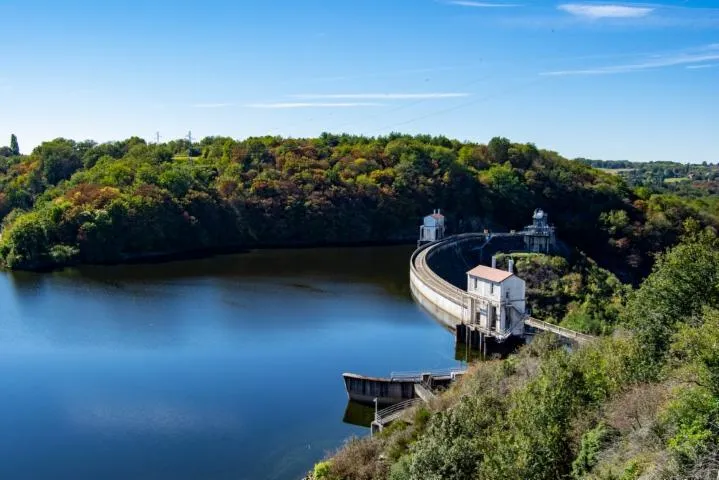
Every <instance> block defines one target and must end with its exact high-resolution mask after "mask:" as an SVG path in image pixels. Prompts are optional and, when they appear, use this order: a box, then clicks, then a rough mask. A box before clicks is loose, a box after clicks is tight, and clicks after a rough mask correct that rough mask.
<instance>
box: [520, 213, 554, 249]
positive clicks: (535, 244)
mask: <svg viewBox="0 0 719 480" xmlns="http://www.w3.org/2000/svg"><path fill="white" fill-rule="evenodd" d="M523 233H524V247H525V248H526V249H527V251H529V252H535V253H549V252H551V251H552V250H553V249H554V244H555V238H554V227H553V226H551V225H549V215H547V214H546V213H545V212H544V210H542V209H541V208H538V209H536V210H535V211H534V215H532V224H531V225H528V226H526V227H524V230H523Z"/></svg>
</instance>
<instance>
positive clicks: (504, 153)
mask: <svg viewBox="0 0 719 480" xmlns="http://www.w3.org/2000/svg"><path fill="white" fill-rule="evenodd" d="M511 146H512V144H511V142H510V141H509V140H508V139H506V138H504V137H494V138H493V139H491V140H490V141H489V144H487V148H488V149H489V155H490V156H491V157H492V160H494V161H495V162H496V163H500V164H501V163H504V162H506V161H507V160H508V158H509V147H511Z"/></svg>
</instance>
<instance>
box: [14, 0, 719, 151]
mask: <svg viewBox="0 0 719 480" xmlns="http://www.w3.org/2000/svg"><path fill="white" fill-rule="evenodd" d="M0 18H1V19H2V21H3V29H2V33H0V59H2V67H1V68H0V142H2V143H7V140H4V138H5V137H7V138H9V136H10V133H16V134H17V135H18V138H19V140H20V146H21V149H22V150H23V151H24V152H29V151H30V150H31V149H32V148H33V147H34V146H35V145H37V144H38V143H39V142H41V141H43V140H48V139H52V138H55V137H59V136H63V137H68V138H74V139H76V140H81V139H86V138H91V139H94V140H96V141H107V140H115V139H121V138H126V137H128V136H131V135H138V136H141V137H144V138H147V139H148V140H149V139H151V138H153V137H154V133H155V132H156V131H159V132H160V135H162V139H163V140H169V139H173V138H178V137H181V136H183V135H186V134H187V131H188V130H190V129H191V130H192V132H193V136H195V137H203V136H207V135H229V136H232V137H235V138H244V137H247V136H252V135H265V134H273V135H275V134H276V135H283V136H315V135H318V134H319V133H321V132H323V131H330V132H349V133H357V134H366V135H379V134H386V133H389V132H391V131H402V132H407V133H430V134H443V135H446V136H448V137H452V138H459V139H461V140H476V141H483V142H486V141H488V140H489V139H490V138H491V137H493V136H496V135H503V136H506V137H509V138H510V139H512V140H513V141H522V142H534V143H536V144H537V145H538V146H540V147H543V148H550V149H553V150H557V151H558V152H560V153H561V154H563V155H565V156H568V157H575V156H585V157H590V158H604V159H631V160H637V161H648V160H676V161H683V162H701V161H709V162H719V0H712V1H709V0H703V1H701V0H686V1H681V0H677V1H664V2H661V3H642V4H638V3H618V2H611V1H608V2H582V1H575V0H566V1H564V0H558V1H556V2H552V1H545V0H541V1H532V0H529V1H525V0H486V1H484V0H482V1H480V0H477V1H469V0H466V1H462V0H457V1H451V0H447V1H442V0H325V1H319V0H309V1H305V0H275V1H272V0H263V1H259V0H258V1H241V0H240V1H220V0H205V1H203V2H186V1H182V0H180V1H154V2H150V1H144V2H143V1H133V0H129V1H124V2H119V1H118V2H114V1H107V2H96V1H89V0H88V1H83V2H81V1H64V2H60V1H53V2H49V1H36V0H0Z"/></svg>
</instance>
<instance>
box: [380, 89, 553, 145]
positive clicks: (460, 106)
mask: <svg viewBox="0 0 719 480" xmlns="http://www.w3.org/2000/svg"><path fill="white" fill-rule="evenodd" d="M547 80H548V78H539V79H537V80H533V81H531V82H528V83H525V84H523V85H520V86H518V87H516V88H514V87H513V88H509V89H505V90H502V91H500V92H497V93H495V94H492V95H487V96H484V97H481V98H478V99H476V100H472V101H469V102H464V103H462V104H460V105H454V106H452V107H449V108H444V109H442V110H436V111H434V112H430V113H427V114H425V115H420V116H418V117H414V118H410V119H409V120H405V121H402V122H397V123H394V124H391V125H385V126H383V127H380V128H378V129H376V130H375V132H381V131H383V130H386V129H388V128H395V127H398V126H402V125H407V124H409V123H414V122H417V121H420V120H424V119H426V118H430V117H433V116H435V115H442V114H445V113H449V112H453V111H455V110H459V109H462V108H466V107H469V106H472V105H476V104H478V103H481V102H486V101H488V100H493V99H495V98H497V97H500V96H502V95H504V94H507V93H512V92H516V91H519V90H522V89H524V88H529V87H531V86H533V85H536V84H538V83H541V82H544V81H547Z"/></svg>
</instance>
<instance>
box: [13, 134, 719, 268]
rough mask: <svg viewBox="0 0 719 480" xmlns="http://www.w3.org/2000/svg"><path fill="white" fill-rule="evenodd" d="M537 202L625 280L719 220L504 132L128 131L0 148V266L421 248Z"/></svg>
mask: <svg viewBox="0 0 719 480" xmlns="http://www.w3.org/2000/svg"><path fill="white" fill-rule="evenodd" d="M15 145H17V142H16V143H15ZM190 155H191V156H190ZM536 207H542V208H544V209H545V210H547V211H548V212H549V213H550V219H551V221H552V222H553V223H554V224H555V225H556V226H557V229H558V232H559V236H560V237H561V238H562V240H564V241H565V242H567V243H568V244H570V245H572V246H575V247H577V248H579V249H581V250H583V251H584V252H586V253H587V254H589V255H590V256H592V257H593V258H595V259H597V260H598V261H599V262H600V263H603V264H604V265H606V266H609V267H610V268H612V269H613V270H614V271H616V272H618V273H620V274H621V275H624V278H625V279H629V278H639V277H641V276H643V275H644V274H646V273H647V272H648V270H649V269H650V267H651V254H652V252H657V251H660V250H662V249H664V248H665V247H666V246H668V245H671V244H674V243H675V241H676V240H677V238H678V236H679V234H680V233H681V231H682V223H683V222H684V221H685V220H686V219H687V218H690V217H692V218H695V219H696V220H698V221H699V222H700V223H702V224H712V225H715V224H716V223H717V220H716V217H715V216H714V215H713V213H716V212H712V211H711V209H708V208H703V207H702V205H700V204H697V203H696V202H694V203H689V202H688V201H684V200H682V199H680V198H678V197H674V196H668V195H651V194H650V192H649V191H648V190H647V189H644V190H642V191H641V192H635V191H633V190H632V189H631V188H630V187H629V186H627V184H626V183H625V181H624V180H623V179H621V178H618V177H617V176H615V175H611V174H608V173H604V172H601V171H599V170H596V169H593V168H591V167H589V166H587V165H584V164H582V163H581V162H575V161H570V160H566V159H564V158H562V157H561V156H559V155H558V154H557V153H554V152H551V151H546V150H540V149H538V148H536V147H535V146H534V145H532V144H517V143H511V142H510V141H509V140H507V139H505V138H493V139H492V140H491V141H490V142H489V143H488V144H487V145H481V144H475V143H463V142H459V141H456V140H449V139H447V138H445V137H430V136H414V137H413V136H406V135H399V134H393V135H390V136H387V137H379V138H366V137H358V136H348V135H331V134H323V135H322V136H320V137H319V138H311V139H284V138H280V137H262V138H250V139H247V140H244V141H236V140H233V139H231V138H224V137H209V138H205V139H203V140H202V141H201V142H199V143H196V144H192V145H190V144H189V143H188V142H187V141H173V142H169V143H166V144H159V145H149V144H146V142H145V141H144V140H141V139H139V138H136V137H133V138H130V139H128V140H125V141H122V142H114V143H104V144H99V145H98V144H95V143H94V142H90V141H84V142H75V141H72V140H66V139H56V140H53V141H50V142H46V143H43V144H42V145H40V146H39V147H37V148H36V149H35V150H34V151H33V152H32V154H30V155H28V156H21V155H17V151H16V149H15V150H14V149H13V148H6V149H3V150H0V216H2V218H3V229H2V241H1V243H0V258H1V259H2V262H3V263H4V264H5V265H6V266H7V267H10V268H17V269H39V268H50V267H54V266H62V265H67V264H72V263H77V262H89V263H105V262H120V261H124V260H128V259H132V258H138V257H143V256H148V255H156V254H167V253H178V252H189V251H193V250H212V249H220V248H243V247H251V246H262V245H299V244H304V245H309V244H312V245H322V244H327V243H345V242H347V243H357V242H387V241H396V240H413V239H414V238H415V235H416V231H417V225H418V222H419V220H420V218H421V216H422V215H423V214H425V213H426V212H428V211H430V210H431V209H433V208H442V209H443V210H445V211H446V212H448V215H449V218H450V219H451V221H452V224H451V227H452V230H453V231H460V230H463V229H471V228H494V229H499V228H507V229H509V228H521V227H522V226H523V225H525V224H526V223H528V221H529V219H530V216H531V212H532V210H533V209H534V208H536Z"/></svg>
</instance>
